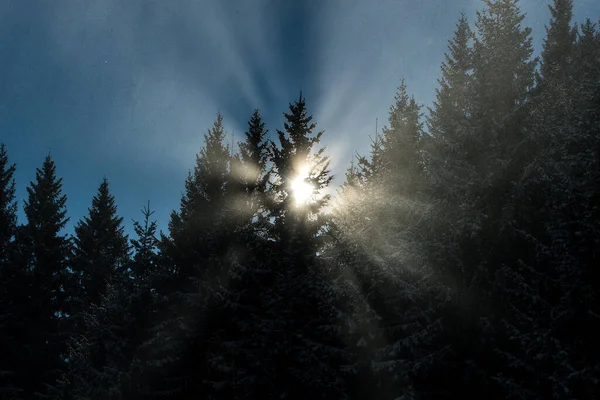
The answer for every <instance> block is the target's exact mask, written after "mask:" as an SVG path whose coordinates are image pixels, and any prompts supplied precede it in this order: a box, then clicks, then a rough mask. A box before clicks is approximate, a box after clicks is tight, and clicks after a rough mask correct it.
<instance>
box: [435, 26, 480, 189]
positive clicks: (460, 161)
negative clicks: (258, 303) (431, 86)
mask: <svg viewBox="0 0 600 400" xmlns="http://www.w3.org/2000/svg"><path fill="white" fill-rule="evenodd" d="M472 38H473V33H472V32H471V29H470V27H469V24H468V22H467V18H466V16H465V15H464V14H463V15H461V18H460V20H459V21H458V23H457V24H456V30H455V32H454V37H453V38H452V40H450V41H449V44H448V50H449V52H448V53H446V55H445V57H446V61H445V62H443V63H442V68H441V69H442V77H441V78H440V79H439V80H438V83H439V85H440V87H439V88H437V89H436V100H435V101H434V103H433V107H432V108H430V109H429V116H428V118H427V127H428V133H429V135H431V136H432V145H431V150H430V151H428V152H427V154H426V160H427V164H428V165H427V167H428V176H429V178H430V181H431V184H433V185H434V190H435V194H436V196H439V197H443V198H448V196H450V195H451V194H453V193H454V195H457V194H458V193H455V192H456V190H457V189H458V187H460V186H464V185H466V184H467V183H468V182H469V179H470V178H471V175H472V165H471V161H472V160H473V158H474V154H473V153H474V152H475V151H477V147H478V146H476V145H475V143H474V142H475V138H474V136H475V135H474V134H473V132H472V131H471V130H470V129H469V117H470V114H471V108H472V105H471V98H470V93H469V91H470V90H471V86H472V84H471V80H472V77H471V74H472V68H473V60H472V58H473V57H472V48H471V46H470V41H471V39H472ZM457 186H458V187H457Z"/></svg>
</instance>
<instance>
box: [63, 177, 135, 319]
mask: <svg viewBox="0 0 600 400" xmlns="http://www.w3.org/2000/svg"><path fill="white" fill-rule="evenodd" d="M122 223H123V218H122V217H119V216H118V215H117V206H116V204H115V198H114V196H113V195H112V194H111V193H110V189H109V185H108V180H107V179H106V178H104V179H103V180H102V182H101V183H100V187H99V188H98V192H97V194H96V195H95V196H94V197H93V199H92V206H91V207H90V208H89V209H88V215H87V216H85V217H84V218H83V219H82V220H81V221H79V222H78V223H77V225H76V226H75V249H74V250H75V253H74V260H73V261H74V264H73V270H74V271H75V273H76V275H77V277H78V278H79V286H80V287H81V289H82V294H81V298H80V302H81V308H80V310H82V309H85V308H86V307H88V306H89V305H90V304H97V305H99V304H100V300H101V298H102V295H103V294H104V293H105V291H106V286H107V285H108V284H109V283H110V281H111V280H112V279H113V278H115V276H116V274H123V273H124V272H125V271H124V268H126V266H127V264H128V262H129V251H130V250H129V244H128V238H127V235H125V234H124V229H125V228H124V227H123V226H122Z"/></svg>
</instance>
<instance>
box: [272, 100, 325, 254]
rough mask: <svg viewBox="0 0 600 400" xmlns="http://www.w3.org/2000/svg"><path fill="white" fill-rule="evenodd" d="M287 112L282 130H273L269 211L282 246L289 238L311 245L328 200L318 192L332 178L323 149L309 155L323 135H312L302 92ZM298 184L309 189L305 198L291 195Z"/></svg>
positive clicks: (310, 121) (321, 224) (289, 240)
mask: <svg viewBox="0 0 600 400" xmlns="http://www.w3.org/2000/svg"><path fill="white" fill-rule="evenodd" d="M289 110H290V112H289V113H284V117H285V122H284V130H283V131H281V130H277V135H278V138H279V146H276V145H275V144H273V145H272V146H271V152H272V162H273V165H274V168H275V170H276V177H275V180H274V181H273V182H272V184H271V188H270V191H271V198H272V200H271V206H270V209H271V216H272V217H273V218H274V220H275V224H274V234H275V237H276V238H278V240H280V241H281V244H282V246H284V247H286V246H289V245H290V244H291V243H292V241H293V239H292V237H293V236H295V237H296V239H299V238H304V239H306V240H309V241H310V242H313V243H314V240H315V239H316V237H317V235H318V233H319V232H320V231H321V229H322V226H323V221H322V218H321V217H320V216H319V211H320V210H321V209H322V208H323V207H324V206H325V204H327V202H328V201H329V199H330V197H331V196H330V195H328V194H323V193H322V192H323V190H324V189H325V188H326V187H327V186H328V185H329V183H330V182H331V180H332V179H333V176H332V175H330V173H329V169H328V168H329V163H330V160H329V157H327V156H324V151H325V148H322V149H320V150H318V151H316V152H313V147H314V145H316V144H318V143H319V141H320V140H321V136H322V135H323V132H322V131H320V132H317V133H315V134H313V131H314V129H315V128H316V124H315V123H313V122H312V118H313V117H312V116H311V115H308V112H307V110H306V103H305V101H304V98H303V97H302V92H301V93H300V97H299V98H298V100H297V101H296V102H294V104H290V105H289ZM299 181H300V182H301V186H304V188H305V189H306V190H308V188H309V187H310V188H311V189H310V191H311V192H312V193H310V195H309V196H308V199H299V198H298V197H297V196H295V193H294V191H295V190H296V189H295V188H294V185H295V184H298V183H299ZM309 247H310V245H309ZM304 250H308V248H305V249H304ZM309 251H311V252H314V251H316V249H313V250H309Z"/></svg>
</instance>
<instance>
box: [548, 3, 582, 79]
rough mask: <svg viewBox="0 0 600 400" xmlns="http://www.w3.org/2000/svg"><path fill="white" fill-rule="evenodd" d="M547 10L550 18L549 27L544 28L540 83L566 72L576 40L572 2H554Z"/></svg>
mask: <svg viewBox="0 0 600 400" xmlns="http://www.w3.org/2000/svg"><path fill="white" fill-rule="evenodd" d="M548 8H549V9H550V14H551V16H552V17H551V20H550V26H547V27H546V38H545V39H544V49H543V51H542V62H541V66H540V72H541V79H542V82H544V81H548V80H549V79H552V78H554V77H558V76H563V75H564V74H565V73H566V72H567V70H568V68H569V64H570V62H571V61H570V60H571V57H572V52H573V46H574V44H575V41H576V39H577V28H575V27H572V26H571V19H572V18H573V1H572V0H554V3H553V4H552V5H548Z"/></svg>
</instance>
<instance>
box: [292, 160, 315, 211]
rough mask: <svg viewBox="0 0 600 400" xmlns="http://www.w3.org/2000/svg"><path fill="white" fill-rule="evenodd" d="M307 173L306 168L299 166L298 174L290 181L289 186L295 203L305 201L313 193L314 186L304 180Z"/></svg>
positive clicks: (298, 203) (303, 202) (299, 203)
mask: <svg viewBox="0 0 600 400" xmlns="http://www.w3.org/2000/svg"><path fill="white" fill-rule="evenodd" d="M308 174H309V171H308V168H306V167H304V168H301V169H300V171H299V173H298V175H297V176H296V177H295V178H294V179H293V180H292V181H291V184H290V186H291V189H292V195H293V196H294V201H295V203H296V205H302V204H305V203H307V202H308V200H309V199H310V197H311V196H312V195H313V194H314V191H315V190H314V187H313V186H312V185H311V184H310V183H308V182H307V181H306V179H307V178H308Z"/></svg>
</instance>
